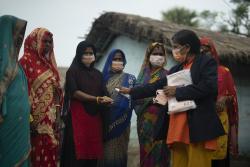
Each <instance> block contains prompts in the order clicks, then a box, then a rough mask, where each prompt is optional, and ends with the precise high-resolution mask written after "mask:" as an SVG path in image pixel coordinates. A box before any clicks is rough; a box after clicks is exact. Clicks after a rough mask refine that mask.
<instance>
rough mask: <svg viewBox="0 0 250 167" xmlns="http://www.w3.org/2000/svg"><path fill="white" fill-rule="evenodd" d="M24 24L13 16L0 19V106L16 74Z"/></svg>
mask: <svg viewBox="0 0 250 167" xmlns="http://www.w3.org/2000/svg"><path fill="white" fill-rule="evenodd" d="M26 24H27V22H26V21H24V20H21V19H19V18H16V17H14V16H9V15H5V16H1V17H0V106H1V104H2V102H3V99H4V97H5V93H6V91H7V89H8V87H9V85H10V84H11V82H12V81H13V80H14V79H15V77H16V75H17V72H18V70H17V69H18V68H17V67H18V63H17V60H18V54H19V50H20V48H21V44H22V42H23V38H24V33H25V29H26ZM0 114H1V113H0ZM3 114H5V113H3Z"/></svg>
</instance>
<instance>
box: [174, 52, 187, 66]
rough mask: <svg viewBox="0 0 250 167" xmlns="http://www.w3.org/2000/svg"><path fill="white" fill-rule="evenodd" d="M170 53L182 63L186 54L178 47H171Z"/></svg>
mask: <svg viewBox="0 0 250 167" xmlns="http://www.w3.org/2000/svg"><path fill="white" fill-rule="evenodd" d="M172 54H173V57H174V59H175V60H176V61H177V62H179V63H183V62H184V61H185V60H186V57H187V54H181V53H180V49H173V50H172Z"/></svg>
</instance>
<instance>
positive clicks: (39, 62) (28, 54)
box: [20, 28, 63, 124]
mask: <svg viewBox="0 0 250 167" xmlns="http://www.w3.org/2000/svg"><path fill="white" fill-rule="evenodd" d="M45 37H51V38H52V37H53V34H52V33H51V32H50V31H49V30H47V29H46V28H36V29H35V30H33V31H32V32H31V33H30V34H29V35H28V37H27V38H26V39H25V42H24V55H23V57H22V58H21V59H20V63H21V65H22V67H23V69H24V71H25V74H26V76H27V79H28V87H29V96H30V101H31V105H32V111H31V113H32V115H33V117H34V121H33V123H34V124H38V123H39V122H40V121H42V120H43V119H44V118H45V117H46V114H45V113H46V112H47V111H48V110H49V109H50V107H51V106H52V105H54V99H53V98H54V96H53V92H54V91H55V92H57V94H58V95H59V97H58V99H59V101H60V102H59V103H60V105H62V102H63V97H62V89H61V86H60V77H59V72H58V69H57V65H56V61H55V56H54V51H53V48H52V50H51V51H50V52H49V59H48V58H46V55H45V53H43V50H44V47H45V44H44V38H45ZM52 45H53V44H52ZM51 87H53V90H50V89H49V88H51ZM42 94H47V96H48V97H47V99H43V98H44V97H43V96H42ZM39 101H46V106H44V107H42V108H41V107H40V103H39Z"/></svg>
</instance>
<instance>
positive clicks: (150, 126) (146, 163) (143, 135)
mask: <svg viewBox="0 0 250 167" xmlns="http://www.w3.org/2000/svg"><path fill="white" fill-rule="evenodd" d="M157 46H158V47H162V48H163V50H164V51H165V48H164V46H163V45H162V44H161V43H152V44H151V45H150V46H149V47H148V48H147V51H146V55H145V59H144V63H143V65H142V67H141V71H140V73H139V76H138V78H137V85H144V84H147V83H154V82H156V81H158V80H159V79H161V78H163V77H166V74H167V70H165V69H164V68H163V66H164V65H165V64H164V65H163V66H162V67H159V68H158V69H156V70H155V71H152V70H151V67H150V62H149V56H150V54H151V52H152V51H153V49H154V48H155V47H157ZM165 55H166V53H165ZM165 63H166V62H165ZM136 103H137V106H136V109H135V112H136V114H137V133H138V137H139V144H140V166H143V167H155V166H159V167H167V166H168V165H169V159H170V157H169V156H170V153H169V150H168V147H167V144H166V142H165V140H162V139H155V131H157V129H158V128H159V127H158V126H161V125H159V124H158V123H159V120H160V118H161V117H162V116H163V113H162V112H163V111H164V110H161V107H162V106H159V105H156V104H153V103H152V98H145V99H142V100H138V101H137V102H136Z"/></svg>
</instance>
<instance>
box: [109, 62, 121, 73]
mask: <svg viewBox="0 0 250 167" xmlns="http://www.w3.org/2000/svg"><path fill="white" fill-rule="evenodd" d="M111 68H112V71H114V72H119V71H122V70H123V69H124V65H123V62H122V61H112V65H111Z"/></svg>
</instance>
